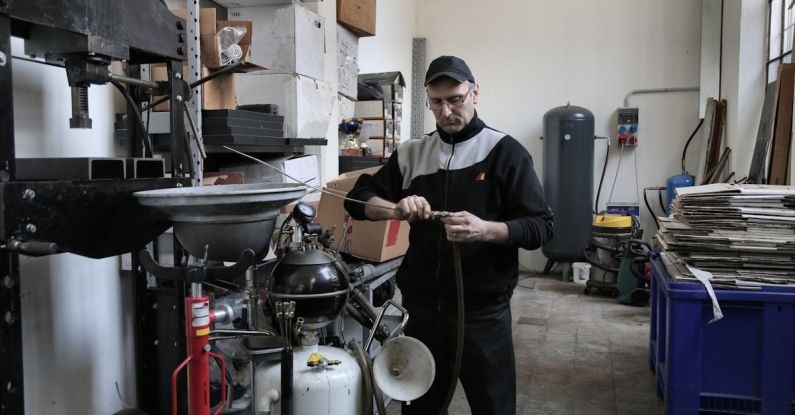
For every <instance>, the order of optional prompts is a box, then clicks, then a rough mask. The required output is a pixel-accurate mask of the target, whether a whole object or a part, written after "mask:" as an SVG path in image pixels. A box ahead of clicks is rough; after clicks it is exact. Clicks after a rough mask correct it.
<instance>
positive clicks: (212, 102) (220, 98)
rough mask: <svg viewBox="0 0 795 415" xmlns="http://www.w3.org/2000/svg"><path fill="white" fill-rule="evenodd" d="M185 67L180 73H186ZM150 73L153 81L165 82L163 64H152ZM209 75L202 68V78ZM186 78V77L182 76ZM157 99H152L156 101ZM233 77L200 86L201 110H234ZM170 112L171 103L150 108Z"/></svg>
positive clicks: (230, 75) (164, 66)
mask: <svg viewBox="0 0 795 415" xmlns="http://www.w3.org/2000/svg"><path fill="white" fill-rule="evenodd" d="M187 71H188V68H187V66H183V67H182V73H183V74H185V73H187ZM150 72H151V76H152V80H153V81H165V80H166V79H167V78H168V71H167V69H166V65H165V64H152V65H151V66H150ZM209 74H210V70H209V69H207V68H206V67H202V77H205V76H207V75H209ZM184 78H187V76H184ZM156 98H158V97H153V99H156ZM235 108H237V102H236V101H235V77H234V74H231V73H230V74H225V75H221V76H219V77H217V78H214V79H211V80H209V81H207V82H205V83H204V84H203V85H202V109H206V110H222V109H235ZM170 110H171V103H170V102H169V101H166V102H164V103H162V104H158V105H156V106H155V107H154V108H152V111H155V112H165V111H170Z"/></svg>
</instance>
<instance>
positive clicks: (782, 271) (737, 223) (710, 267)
mask: <svg viewBox="0 0 795 415" xmlns="http://www.w3.org/2000/svg"><path fill="white" fill-rule="evenodd" d="M677 194H678V196H677V198H676V200H675V201H674V203H673V204H672V207H671V216H670V217H667V218H661V219H660V230H659V231H658V233H657V238H658V239H659V241H660V244H661V246H662V247H663V249H664V254H663V261H664V263H665V265H666V267H667V268H668V271H669V273H670V275H671V276H672V277H673V278H674V279H677V280H686V281H696V279H695V277H694V276H693V275H692V273H691V272H690V271H689V270H688V269H687V266H686V265H690V266H692V267H695V268H699V269H703V270H705V271H709V272H711V273H712V274H713V283H712V284H713V286H715V287H716V288H729V287H732V288H742V287H754V286H760V285H764V284H787V285H795V188H794V187H788V186H766V185H731V184H723V183H721V184H711V185H706V186H696V187H688V188H679V189H677Z"/></svg>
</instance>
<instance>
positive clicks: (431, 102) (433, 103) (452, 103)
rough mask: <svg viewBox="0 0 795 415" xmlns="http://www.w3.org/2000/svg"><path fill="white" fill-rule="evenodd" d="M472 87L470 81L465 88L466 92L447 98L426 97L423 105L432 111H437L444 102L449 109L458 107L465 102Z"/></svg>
mask: <svg viewBox="0 0 795 415" xmlns="http://www.w3.org/2000/svg"><path fill="white" fill-rule="evenodd" d="M472 89H473V86H472V83H470V84H469V89H467V92H466V93H465V94H463V95H453V96H451V97H449V98H447V99H442V98H431V97H428V99H427V100H426V101H425V106H426V107H428V108H429V109H430V110H432V111H438V110H440V109H442V106H443V105H444V104H447V106H448V107H449V108H450V109H453V108H460V107H461V106H462V105H464V103H465V102H466V100H467V97H468V96H469V94H471V93H472Z"/></svg>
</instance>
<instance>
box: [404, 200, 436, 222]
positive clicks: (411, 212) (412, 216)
mask: <svg viewBox="0 0 795 415" xmlns="http://www.w3.org/2000/svg"><path fill="white" fill-rule="evenodd" d="M395 217H396V218H397V219H403V220H407V221H409V222H412V221H415V220H418V219H430V217H431V205H430V204H429V203H428V201H427V200H425V198H424V197H422V196H407V197H404V198H403V199H400V201H399V202H397V204H396V205H395Z"/></svg>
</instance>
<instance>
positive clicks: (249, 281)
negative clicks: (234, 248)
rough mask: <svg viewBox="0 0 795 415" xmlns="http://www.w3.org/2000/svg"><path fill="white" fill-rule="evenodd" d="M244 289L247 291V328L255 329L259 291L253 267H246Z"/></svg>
mask: <svg viewBox="0 0 795 415" xmlns="http://www.w3.org/2000/svg"><path fill="white" fill-rule="evenodd" d="M246 291H247V292H248V328H249V329H251V330H257V328H258V327H257V325H258V323H259V321H258V318H257V317H258V316H257V314H258V312H259V292H258V289H257V276H256V275H255V272H254V267H253V266H250V267H248V268H247V269H246Z"/></svg>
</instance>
